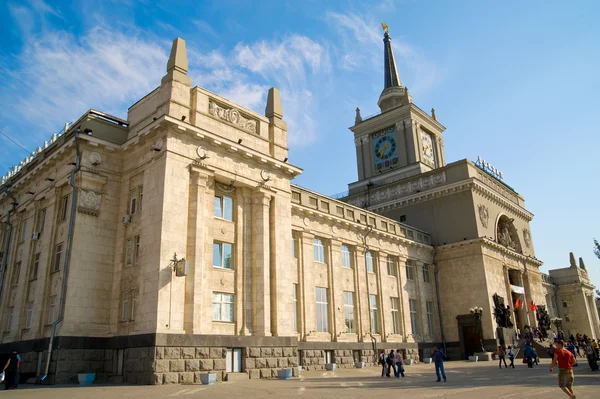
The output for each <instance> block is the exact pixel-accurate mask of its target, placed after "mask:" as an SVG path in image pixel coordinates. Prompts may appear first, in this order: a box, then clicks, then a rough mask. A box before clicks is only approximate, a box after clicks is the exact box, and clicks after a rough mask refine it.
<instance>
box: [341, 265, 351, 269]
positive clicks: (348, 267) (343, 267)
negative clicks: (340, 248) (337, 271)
mask: <svg viewBox="0 0 600 399" xmlns="http://www.w3.org/2000/svg"><path fill="white" fill-rule="evenodd" d="M340 267H341V268H342V269H348V270H352V266H340Z"/></svg>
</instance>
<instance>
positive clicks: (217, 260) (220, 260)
mask: <svg viewBox="0 0 600 399" xmlns="http://www.w3.org/2000/svg"><path fill="white" fill-rule="evenodd" d="M231 247H232V245H231V244H228V243H225V242H215V243H213V266H214V267H218V268H220V269H229V270H231V269H232V268H233V265H232V263H233V262H232V259H231V252H232V250H231Z"/></svg>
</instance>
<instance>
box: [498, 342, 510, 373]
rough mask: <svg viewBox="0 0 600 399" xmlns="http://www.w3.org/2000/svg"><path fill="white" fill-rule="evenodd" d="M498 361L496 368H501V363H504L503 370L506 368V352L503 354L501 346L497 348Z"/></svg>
mask: <svg viewBox="0 0 600 399" xmlns="http://www.w3.org/2000/svg"><path fill="white" fill-rule="evenodd" d="M498 360H499V361H498V367H500V368H502V362H504V368H508V366H507V365H506V352H504V348H503V347H502V345H499V346H498Z"/></svg>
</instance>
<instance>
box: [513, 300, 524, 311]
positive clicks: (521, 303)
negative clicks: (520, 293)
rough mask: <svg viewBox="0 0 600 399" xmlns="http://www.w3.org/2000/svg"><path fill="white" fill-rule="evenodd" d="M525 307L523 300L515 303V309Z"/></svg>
mask: <svg viewBox="0 0 600 399" xmlns="http://www.w3.org/2000/svg"><path fill="white" fill-rule="evenodd" d="M522 307H523V301H522V300H521V299H517V301H516V302H515V309H521V308H522Z"/></svg>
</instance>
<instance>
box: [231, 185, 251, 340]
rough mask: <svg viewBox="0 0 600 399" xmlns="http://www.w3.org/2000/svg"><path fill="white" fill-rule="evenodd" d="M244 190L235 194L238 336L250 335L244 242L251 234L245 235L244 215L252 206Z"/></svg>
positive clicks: (237, 190) (240, 189)
mask: <svg viewBox="0 0 600 399" xmlns="http://www.w3.org/2000/svg"><path fill="white" fill-rule="evenodd" d="M245 190H247V189H244V188H242V187H238V188H237V189H236V194H235V229H236V234H235V237H236V239H235V287H236V289H235V294H236V295H235V314H236V318H235V323H236V331H238V332H239V334H240V335H249V334H250V331H249V330H248V326H247V324H246V321H247V315H246V304H247V303H248V302H249V301H248V299H247V298H246V284H247V276H246V271H247V269H248V268H247V265H246V257H247V250H248V248H247V247H248V245H249V243H250V242H247V241H246V240H248V239H249V238H250V237H251V234H247V230H249V228H247V226H248V225H247V224H246V218H247V216H246V214H250V212H247V211H246V210H251V209H252V204H251V203H250V204H246V202H245V198H244V191H245Z"/></svg>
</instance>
